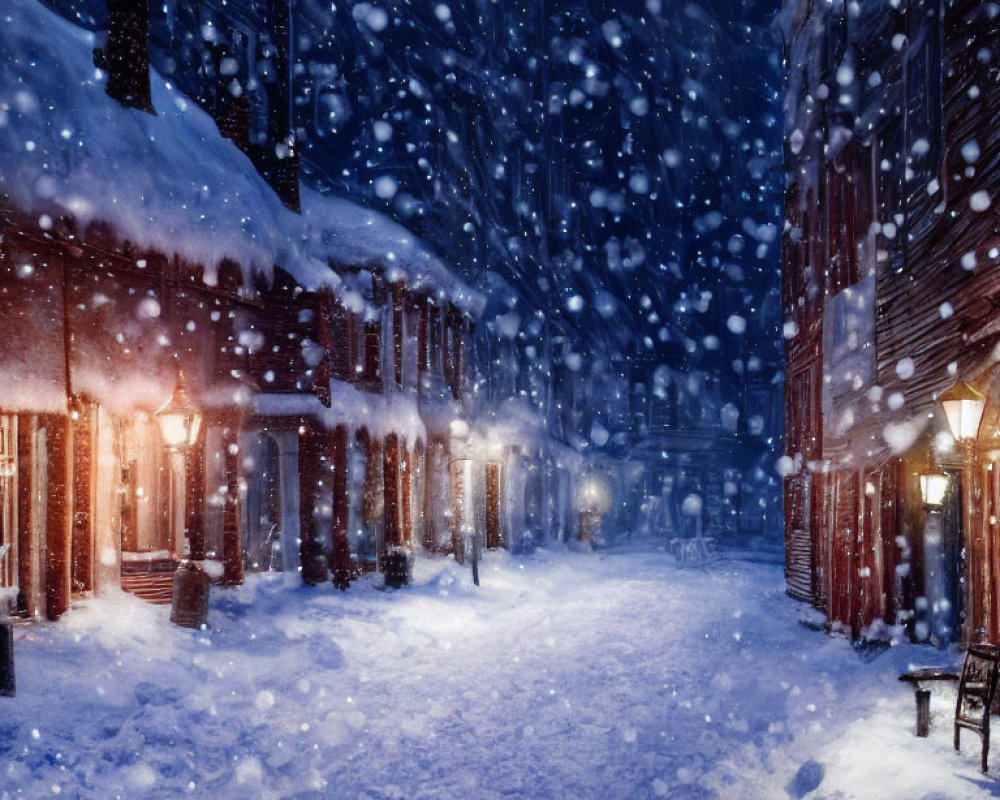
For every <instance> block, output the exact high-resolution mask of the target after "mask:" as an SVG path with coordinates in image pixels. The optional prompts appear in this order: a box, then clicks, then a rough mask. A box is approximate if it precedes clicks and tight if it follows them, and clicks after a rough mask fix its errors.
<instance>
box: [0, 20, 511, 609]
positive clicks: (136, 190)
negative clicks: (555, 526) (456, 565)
mask: <svg viewBox="0 0 1000 800" xmlns="http://www.w3.org/2000/svg"><path fill="white" fill-rule="evenodd" d="M112 11H113V17H114V13H119V14H123V15H125V16H126V17H129V16H130V15H131V14H132V13H133V12H134V8H133V7H132V6H131V5H130V4H119V5H118V7H117V10H115V9H114V8H113V9H112ZM113 21H114V20H113ZM133 21H134V20H133ZM119 22H120V20H119ZM112 34H113V35H110V36H109V41H108V48H107V52H106V53H105V54H104V56H103V59H104V61H103V63H104V64H105V66H106V68H107V69H108V70H109V75H110V77H109V78H108V80H107V82H106V84H105V83H103V82H102V81H101V80H91V79H90V76H92V75H93V74H94V66H93V63H92V58H93V55H94V54H93V44H94V39H93V37H92V36H91V35H90V34H88V33H86V32H84V31H81V30H79V29H77V28H75V27H73V26H72V25H70V24H69V23H67V22H65V21H64V20H62V19H60V18H58V17H57V16H55V15H54V14H52V13H50V12H48V11H46V10H45V9H44V8H43V7H42V6H41V5H40V4H38V5H32V4H26V5H25V10H24V14H23V15H22V17H20V18H19V20H18V23H17V24H16V25H10V26H7V27H6V28H5V30H4V31H3V33H2V36H3V40H2V42H0V44H2V48H3V49H4V51H5V52H7V53H13V54H16V55H15V56H14V57H13V58H12V59H10V60H8V61H7V62H6V63H4V64H3V65H2V66H0V87H3V88H2V89H0V91H2V92H7V91H8V89H10V87H15V88H13V89H10V90H11V91H14V92H15V95H14V96H12V97H11V99H10V100H9V101H8V98H7V96H6V94H3V95H0V106H2V107H3V108H4V109H5V111H4V113H5V114H6V115H7V116H5V118H4V124H3V125H0V318H2V319H3V320H4V323H5V327H6V331H5V336H4V339H3V341H2V343H0V375H2V376H3V380H2V381H0V453H2V459H3V469H2V476H0V507H2V518H0V523H2V528H0V584H2V588H3V590H4V595H5V597H6V598H7V600H8V604H9V605H11V606H13V607H16V609H17V610H19V611H20V612H21V613H23V614H26V615H28V616H38V615H46V616H48V617H50V618H56V617H58V616H59V615H60V614H62V613H63V612H64V611H65V610H66V609H67V608H68V607H69V604H70V602H71V600H72V598H73V597H74V596H77V595H85V594H88V593H92V592H101V591H107V590H109V589H115V588H117V587H121V588H124V589H126V590H130V591H135V592H136V593H138V594H140V595H142V596H145V597H147V598H149V599H153V600H165V599H168V598H169V596H170V588H169V587H170V582H171V579H172V573H173V570H174V569H175V567H176V565H177V564H178V563H179V562H180V561H181V560H192V561H196V562H199V563H201V564H203V565H204V566H205V568H206V569H207V570H208V571H209V572H210V573H211V574H212V575H213V576H214V577H215V578H216V579H217V580H219V581H221V582H223V583H230V584H231V583H238V582H240V581H241V580H242V579H243V573H244V570H247V569H250V570H271V569H281V570H286V571H295V570H301V572H302V576H303V578H304V579H305V580H307V581H308V582H320V581H325V580H328V579H329V578H330V577H332V578H333V580H334V582H335V583H336V584H337V585H339V586H341V587H344V586H346V585H347V583H348V581H349V580H350V579H351V578H352V577H353V576H354V575H356V574H357V573H359V572H361V571H363V570H365V569H368V568H373V567H376V566H377V567H379V568H382V569H386V568H388V565H390V564H392V563H395V565H396V566H395V567H392V568H395V569H398V568H399V566H400V563H401V564H402V566H403V567H405V566H406V565H407V564H408V561H409V557H410V554H411V553H412V550H413V548H414V546H415V545H416V544H417V543H419V542H422V543H424V544H425V545H426V546H428V547H432V548H433V549H451V550H454V551H455V552H456V555H459V556H460V555H461V554H462V552H464V549H463V548H464V540H463V533H462V530H461V529H460V524H461V519H462V517H461V515H455V514H453V513H452V508H451V507H450V506H451V504H452V503H453V502H455V501H454V500H453V499H449V498H450V497H452V496H453V495H454V496H459V495H460V494H461V492H462V491H465V493H466V494H468V493H469V490H468V489H464V490H463V489H461V488H459V487H458V484H456V483H455V482H454V481H453V480H452V475H451V472H452V471H453V470H454V467H453V464H454V462H455V459H450V458H449V448H450V447H451V434H450V426H452V425H453V424H454V423H455V422H457V421H461V420H463V417H464V415H467V413H468V411H469V405H468V396H469V392H468V383H469V380H470V379H469V369H470V362H469V340H470V336H471V334H472V330H473V320H474V317H475V315H476V314H477V313H478V310H479V309H480V308H481V298H479V296H478V295H476V294H475V293H474V292H472V291H470V290H469V289H468V288H467V287H465V286H464V285H463V284H462V283H461V282H460V281H458V280H457V279H455V278H454V277H453V276H452V275H451V274H450V272H449V271H448V270H447V269H446V268H445V267H444V265H442V264H441V263H440V262H439V261H437V260H436V259H435V258H434V257H433V256H432V255H431V254H429V253H428V252H427V251H426V250H425V249H424V248H423V247H422V246H421V245H420V243H419V242H416V241H415V240H413V239H412V237H410V236H409V234H408V233H406V232H405V231H404V230H403V229H402V228H400V227H399V226H396V225H395V224H393V223H391V222H389V221H388V220H386V219H385V218H383V217H380V216H379V215H377V214H374V213H373V212H368V211H365V210H363V209H360V208H358V207H356V206H353V205H351V204H349V203H346V202H344V201H339V200H334V199H330V198H324V197H321V196H319V195H317V194H316V193H314V192H310V191H306V190H303V191H302V193H301V198H300V196H299V192H298V191H295V192H294V195H295V196H294V198H293V200H294V202H291V201H289V199H288V198H287V197H286V198H285V201H286V203H287V204H288V205H289V206H292V207H293V208H294V210H290V209H289V208H286V207H285V205H283V203H282V201H281V200H280V199H279V197H278V195H277V194H275V193H274V192H273V191H272V190H271V188H270V187H269V186H268V185H267V184H266V183H265V182H264V180H263V179H262V178H261V177H259V175H258V174H257V173H256V172H255V171H254V168H253V166H252V165H251V164H250V162H249V161H248V160H247V159H246V157H245V156H244V155H243V154H242V153H241V152H240V151H239V149H237V147H236V146H235V145H233V144H232V143H231V142H230V141H228V140H226V139H223V138H222V136H221V135H220V134H219V132H218V130H217V128H216V123H215V121H213V120H212V119H211V118H210V117H208V116H207V115H206V114H204V113H203V112H202V111H201V110H199V109H198V108H197V107H196V106H194V105H193V104H192V103H191V102H190V101H189V100H187V99H186V98H184V97H183V96H182V95H180V94H178V93H177V92H176V91H175V90H174V89H172V88H171V87H170V85H169V84H168V83H166V82H164V81H163V80H162V79H161V78H159V77H158V76H156V75H155V73H154V74H153V75H152V85H151V86H150V85H149V82H148V79H147V80H146V83H145V84H144V83H143V76H148V75H149V72H148V69H147V66H146V64H145V61H144V38H143V37H144V35H145V33H144V31H143V29H142V27H141V26H138V27H136V26H135V25H127V24H125V25H118V27H116V28H115V30H114V31H112ZM130 37H131V38H130ZM116 48H118V49H117V50H116ZM37 63H42V64H45V65H46V68H45V69H44V70H38V69H35V68H34V66H35V64H37ZM116 69H119V70H123V71H124V77H122V75H119V74H118V73H116ZM137 76H138V78H137ZM105 89H107V92H108V93H110V94H114V95H115V96H114V97H109V96H107V95H106V94H105ZM6 109H11V110H10V111H9V112H8V111H6ZM153 112H155V113H153ZM279 172H280V171H279ZM281 174H282V175H284V172H282V173H281ZM286 177H287V176H286ZM281 188H282V187H281V186H279V189H281ZM296 189H297V187H296ZM300 206H301V211H302V213H301V214H300V213H298V210H299V207H300ZM182 376H183V377H182ZM181 399H183V400H184V401H185V412H186V418H187V420H188V422H189V423H192V422H193V425H191V428H190V431H189V432H190V433H191V436H190V440H191V441H190V443H187V442H185V443H184V446H180V445H179V444H178V443H177V442H171V441H170V440H169V439H168V437H167V432H166V431H165V430H162V429H161V427H162V426H161V423H163V422H164V421H165V418H164V413H163V412H164V408H165V407H168V410H169V409H172V408H173V407H174V405H176V404H177V402H178V401H179V400H181ZM168 404H170V405H169V406H168ZM494 483H496V481H494ZM493 497H494V499H495V501H496V502H497V503H499V502H500V498H499V494H498V492H496V491H495V492H494V494H493ZM393 559H395V562H393Z"/></svg>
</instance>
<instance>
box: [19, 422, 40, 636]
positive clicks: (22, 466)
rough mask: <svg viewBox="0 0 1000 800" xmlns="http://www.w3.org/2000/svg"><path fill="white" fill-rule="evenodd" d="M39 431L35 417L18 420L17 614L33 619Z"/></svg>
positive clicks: (36, 588)
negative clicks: (36, 444)
mask: <svg viewBox="0 0 1000 800" xmlns="http://www.w3.org/2000/svg"><path fill="white" fill-rule="evenodd" d="M37 428H38V425H37V420H36V418H35V416H34V415H29V414H19V415H18V420H17V466H18V484H17V552H18V559H17V585H18V586H19V587H20V591H19V592H18V610H19V611H21V612H25V613H27V614H28V615H30V616H35V615H36V614H37V613H38V612H39V609H38V608H36V607H35V596H36V592H37V590H38V586H37V585H36V582H35V581H34V580H33V576H34V570H32V565H33V564H34V562H35V559H37V558H38V548H37V547H36V546H35V542H34V537H32V535H31V534H32V529H33V525H34V522H33V514H34V512H35V509H34V504H33V503H32V502H31V499H32V492H33V491H34V490H35V481H36V480H37V477H36V476H35V473H34V469H33V468H32V467H33V464H34V459H33V458H32V447H31V443H32V438H33V437H34V436H35V432H36V430H37Z"/></svg>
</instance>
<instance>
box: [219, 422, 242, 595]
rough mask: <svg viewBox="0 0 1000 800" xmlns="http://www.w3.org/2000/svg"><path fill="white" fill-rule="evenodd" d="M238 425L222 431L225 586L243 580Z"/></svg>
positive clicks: (236, 583)
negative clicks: (224, 482)
mask: <svg viewBox="0 0 1000 800" xmlns="http://www.w3.org/2000/svg"><path fill="white" fill-rule="evenodd" d="M238 432H239V429H238V426H237V425H236V424H235V423H234V422H230V423H229V425H227V426H226V427H225V428H224V429H223V431H222V446H223V448H224V450H223V464H224V469H225V480H226V504H225V506H224V508H223V516H222V566H223V576H222V582H223V583H224V584H225V585H226V586H236V585H238V584H241V583H243V552H242V547H241V541H240V486H239V475H240V466H239V465H240V452H239V437H238V435H237V434H238Z"/></svg>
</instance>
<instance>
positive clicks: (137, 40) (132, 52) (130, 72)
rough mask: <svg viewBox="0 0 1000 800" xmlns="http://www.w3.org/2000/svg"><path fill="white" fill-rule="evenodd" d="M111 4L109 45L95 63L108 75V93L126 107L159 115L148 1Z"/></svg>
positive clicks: (111, 1) (122, 0)
mask: <svg viewBox="0 0 1000 800" xmlns="http://www.w3.org/2000/svg"><path fill="white" fill-rule="evenodd" d="M107 2H108V39H107V44H106V45H105V47H104V48H103V50H100V51H95V53H94V63H95V64H96V65H97V66H99V67H100V68H101V69H103V70H106V71H107V73H108V84H107V86H106V87H105V91H107V93H108V95H109V96H110V97H113V98H114V99H115V100H117V101H118V102H119V103H121V104H122V105H123V106H128V107H129V108H138V109H140V110H141V111H146V112H148V113H150V114H156V111H155V109H154V108H153V101H152V98H151V97H150V90H149V47H148V44H147V41H146V39H147V36H148V34H149V9H148V8H147V7H146V0H107Z"/></svg>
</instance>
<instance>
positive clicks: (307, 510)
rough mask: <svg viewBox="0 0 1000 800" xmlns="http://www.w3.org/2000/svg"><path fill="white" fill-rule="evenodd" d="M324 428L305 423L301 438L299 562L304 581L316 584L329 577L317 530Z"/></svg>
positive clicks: (322, 476)
mask: <svg viewBox="0 0 1000 800" xmlns="http://www.w3.org/2000/svg"><path fill="white" fill-rule="evenodd" d="M324 436H325V431H323V430H320V429H319V428H317V427H316V426H314V425H312V424H310V423H306V424H305V425H303V426H302V428H301V429H300V437H299V474H300V479H299V521H300V522H299V540H300V543H299V563H300V564H301V566H302V580H303V581H304V582H305V583H307V584H309V585H310V586H316V585H318V584H320V583H323V582H325V581H326V579H327V569H326V567H327V564H326V559H325V557H324V554H323V548H322V544H321V543H320V541H319V537H318V535H317V530H316V513H315V509H316V501H317V499H318V498H319V493H320V482H321V481H323V479H324V477H325V475H324V471H323V458H322V456H323V444H324V442H323V437H324Z"/></svg>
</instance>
